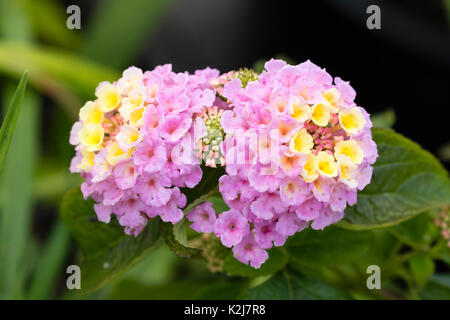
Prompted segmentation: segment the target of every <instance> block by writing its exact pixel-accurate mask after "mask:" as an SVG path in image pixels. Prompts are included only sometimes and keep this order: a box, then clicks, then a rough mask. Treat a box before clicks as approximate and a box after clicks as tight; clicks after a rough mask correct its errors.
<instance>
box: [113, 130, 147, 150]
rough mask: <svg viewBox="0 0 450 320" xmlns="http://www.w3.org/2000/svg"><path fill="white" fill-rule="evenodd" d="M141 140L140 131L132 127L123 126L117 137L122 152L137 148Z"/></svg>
mask: <svg viewBox="0 0 450 320" xmlns="http://www.w3.org/2000/svg"><path fill="white" fill-rule="evenodd" d="M140 138H141V134H140V132H139V129H138V128H136V127H132V126H130V125H123V126H122V127H121V128H120V131H119V133H118V134H117V135H116V141H117V143H118V144H119V146H120V148H121V149H122V150H128V149H130V148H133V147H135V146H136V144H137V143H138V142H139V140H140Z"/></svg>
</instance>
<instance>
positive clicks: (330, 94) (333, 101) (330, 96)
mask: <svg viewBox="0 0 450 320" xmlns="http://www.w3.org/2000/svg"><path fill="white" fill-rule="evenodd" d="M340 96H341V93H340V92H339V90H338V89H336V88H331V89H328V90H327V91H325V92H324V93H323V97H324V98H325V100H327V101H328V102H329V103H330V108H331V111H332V112H334V113H336V112H338V111H339V107H338V105H337V103H338V101H339V97H340Z"/></svg>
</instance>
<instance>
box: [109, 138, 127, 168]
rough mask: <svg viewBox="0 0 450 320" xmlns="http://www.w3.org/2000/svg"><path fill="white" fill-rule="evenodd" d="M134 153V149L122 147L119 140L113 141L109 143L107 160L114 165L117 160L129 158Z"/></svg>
mask: <svg viewBox="0 0 450 320" xmlns="http://www.w3.org/2000/svg"><path fill="white" fill-rule="evenodd" d="M131 153H132V149H130V150H128V152H125V151H123V150H122V149H120V147H119V144H118V143H117V142H113V143H111V144H110V145H109V147H108V150H107V151H106V161H108V163H109V164H110V165H112V166H114V165H115V164H116V163H117V162H119V161H121V160H123V159H126V158H128V157H129V156H130V155H131Z"/></svg>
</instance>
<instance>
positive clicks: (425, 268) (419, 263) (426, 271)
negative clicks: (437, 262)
mask: <svg viewBox="0 0 450 320" xmlns="http://www.w3.org/2000/svg"><path fill="white" fill-rule="evenodd" d="M409 268H410V269H411V273H412V275H413V277H414V279H415V280H416V281H417V283H418V284H419V286H421V287H422V286H424V285H425V284H426V283H427V281H428V278H429V277H430V276H431V275H432V274H433V273H434V261H433V259H431V257H430V256H428V255H426V254H422V253H419V254H416V255H414V256H412V257H411V259H409Z"/></svg>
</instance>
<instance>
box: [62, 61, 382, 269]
mask: <svg viewBox="0 0 450 320" xmlns="http://www.w3.org/2000/svg"><path fill="white" fill-rule="evenodd" d="M95 96H96V99H95V100H93V101H89V102H87V103H86V104H85V105H84V106H83V107H82V108H81V110H80V114H79V121H77V122H76V123H75V124H74V125H73V128H72V131H71V136H70V143H71V144H72V145H74V146H75V150H76V155H75V157H74V158H73V160H72V163H71V168H70V169H71V171H72V172H79V173H80V174H81V175H82V177H84V178H85V182H84V183H83V184H82V186H81V189H82V193H83V195H84V197H85V198H88V197H92V198H93V199H94V201H95V205H94V209H95V212H96V214H97V216H98V219H99V220H100V221H102V222H106V223H109V222H110V219H111V215H115V216H116V217H117V219H118V221H119V223H120V224H121V225H122V226H124V228H125V232H126V233H127V234H133V235H135V236H136V235H137V234H139V233H140V232H141V231H142V230H143V228H144V227H145V225H146V224H147V222H148V220H149V219H152V218H154V217H156V216H159V217H160V218H161V219H162V220H163V221H165V222H171V223H173V224H175V223H177V222H179V221H180V220H181V219H182V218H183V211H182V209H183V208H184V207H185V206H186V197H185V195H184V194H183V193H182V192H181V190H180V188H183V187H188V188H193V187H195V186H196V185H197V184H199V182H200V180H201V178H202V169H201V167H200V164H201V161H203V162H204V164H205V165H206V166H210V167H213V168H216V167H218V166H225V172H226V174H225V175H223V176H222V177H221V178H220V179H219V181H218V187H219V190H220V193H221V195H222V197H223V199H224V201H225V202H226V204H227V205H228V206H229V208H230V209H229V210H227V211H225V212H222V213H219V214H217V213H216V212H215V211H214V208H213V206H212V204H211V203H210V202H204V203H202V204H200V205H199V206H197V207H196V208H195V209H194V210H192V211H191V212H190V213H188V215H187V219H188V220H190V221H191V222H192V223H191V225H190V228H192V229H193V230H195V231H197V232H200V233H206V234H209V235H208V236H207V237H205V238H204V239H211V238H212V237H214V235H215V236H216V237H217V238H219V239H220V242H221V243H222V244H223V246H225V247H227V248H232V252H233V255H234V257H235V258H236V259H238V260H239V261H240V262H242V263H244V264H249V265H251V266H252V267H254V268H259V267H260V266H261V265H262V264H263V263H264V262H265V261H266V260H267V259H268V252H267V250H268V249H270V248H272V247H273V246H282V245H283V244H284V243H285V242H286V240H287V238H288V237H289V236H292V235H294V234H295V233H297V232H300V231H301V230H303V229H305V228H307V227H309V226H310V227H311V228H312V229H316V230H317V229H323V228H325V227H326V226H328V225H330V224H333V223H336V222H337V221H339V220H340V219H342V217H343V215H344V210H345V208H346V206H347V205H353V204H355V203H356V199H357V192H358V191H359V190H362V189H363V188H364V187H365V186H366V185H367V184H368V183H369V182H370V180H371V176H372V166H371V165H372V164H373V163H374V162H375V160H376V158H377V157H378V153H377V148H376V144H375V143H374V141H373V140H372V136H371V131H370V129H371V126H372V123H371V121H370V117H369V115H368V113H367V112H366V111H365V110H364V109H363V108H362V107H360V106H358V105H357V104H356V103H355V101H354V100H355V96H356V93H355V90H354V89H353V88H352V87H351V86H350V84H349V83H348V82H346V81H343V80H342V79H340V78H334V79H333V78H332V76H331V75H329V74H328V73H327V72H326V71H325V69H322V68H320V67H318V66H316V65H315V64H313V63H312V62H310V61H306V62H304V63H301V64H299V65H288V64H287V63H286V62H284V61H282V60H274V59H272V60H270V61H268V62H267V63H266V64H265V70H264V71H263V72H262V73H261V74H259V75H257V74H256V73H255V72H254V71H252V70H249V69H241V70H239V71H231V72H228V73H225V74H220V73H219V71H217V70H215V69H210V68H206V69H204V70H198V71H196V72H195V73H194V74H188V73H186V72H185V73H175V72H173V71H172V69H171V65H164V66H158V67H156V68H155V69H154V70H152V71H146V72H143V71H142V70H140V69H138V68H135V67H131V68H129V69H127V70H125V71H124V73H123V75H122V77H121V78H120V79H119V80H118V81H116V82H113V83H110V82H103V83H100V84H99V86H98V87H97V89H96V92H95ZM186 155H188V157H187V158H186ZM205 241H206V240H205ZM216 241H217V240H216ZM203 242H204V241H203Z"/></svg>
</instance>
